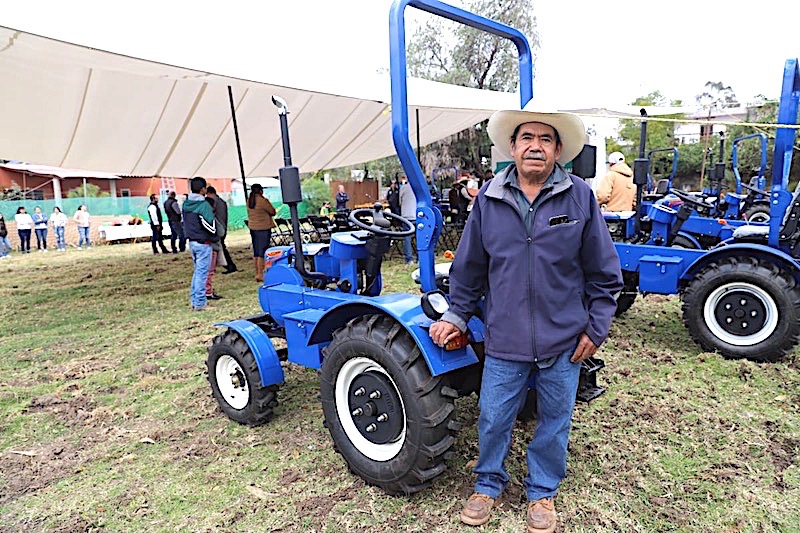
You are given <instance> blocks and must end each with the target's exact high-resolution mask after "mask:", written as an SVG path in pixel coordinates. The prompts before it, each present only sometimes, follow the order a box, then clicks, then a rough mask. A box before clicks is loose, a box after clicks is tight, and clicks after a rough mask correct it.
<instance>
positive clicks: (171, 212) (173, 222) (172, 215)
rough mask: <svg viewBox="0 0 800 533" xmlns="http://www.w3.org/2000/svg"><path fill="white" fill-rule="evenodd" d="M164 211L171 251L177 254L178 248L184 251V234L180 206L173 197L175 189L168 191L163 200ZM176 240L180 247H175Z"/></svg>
mask: <svg viewBox="0 0 800 533" xmlns="http://www.w3.org/2000/svg"><path fill="white" fill-rule="evenodd" d="M164 211H166V213H167V222H169V232H170V236H169V244H170V246H171V247H172V253H173V254H177V253H178V250H179V249H180V251H181V252H185V251H186V236H185V235H184V234H183V216H182V215H181V206H180V204H179V203H178V200H176V199H175V191H170V193H169V197H168V198H167V199H166V200H165V201H164ZM176 240H177V241H178V246H180V248H176V247H175V241H176Z"/></svg>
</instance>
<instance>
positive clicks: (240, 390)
mask: <svg viewBox="0 0 800 533" xmlns="http://www.w3.org/2000/svg"><path fill="white" fill-rule="evenodd" d="M206 367H207V369H208V381H209V383H210V384H211V392H212V394H213V395H214V398H215V399H216V400H217V403H219V407H220V409H222V412H223V413H225V414H226V415H227V416H228V418H230V419H231V420H233V421H235V422H238V423H240V424H245V425H248V426H260V425H261V424H264V423H266V422H268V421H269V420H270V419H271V418H272V415H273V408H274V407H275V406H277V405H278V385H267V386H266V387H265V386H262V385H261V375H260V374H259V372H258V365H257V364H256V360H255V357H253V352H252V350H250V346H248V345H247V342H246V341H245V340H244V339H243V338H242V336H241V335H239V333H237V332H236V331H234V330H231V329H229V330H227V331H226V332H225V333H222V334H220V335H217V336H216V337H214V339H212V341H211V345H210V346H209V347H208V359H206Z"/></svg>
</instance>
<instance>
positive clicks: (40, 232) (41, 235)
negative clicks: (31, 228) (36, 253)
mask: <svg viewBox="0 0 800 533" xmlns="http://www.w3.org/2000/svg"><path fill="white" fill-rule="evenodd" d="M36 248H37V249H39V250H47V228H36Z"/></svg>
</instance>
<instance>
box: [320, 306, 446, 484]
mask: <svg viewBox="0 0 800 533" xmlns="http://www.w3.org/2000/svg"><path fill="white" fill-rule="evenodd" d="M324 355H325V359H324V361H323V363H322V371H321V374H320V397H321V399H322V410H323V413H324V416H325V425H326V427H327V428H328V431H330V434H331V437H332V438H333V442H334V445H335V447H336V450H337V451H338V452H339V453H341V454H342V456H343V457H344V459H345V461H346V462H347V465H348V467H349V468H350V470H351V471H352V472H353V473H355V474H356V475H358V476H360V477H361V478H362V479H363V480H364V481H366V482H367V483H369V484H372V485H376V486H378V487H380V488H382V489H383V490H384V491H386V492H387V493H389V494H411V493H414V492H418V491H420V490H423V489H425V488H427V487H428V486H430V485H431V483H432V481H433V479H434V478H436V477H437V476H438V475H439V474H441V473H442V472H444V470H445V468H446V466H445V460H446V458H447V457H448V456H449V455H450V454H451V453H452V452H450V448H451V447H452V446H453V443H454V442H455V436H454V435H455V432H456V431H457V430H458V423H457V422H456V421H455V420H454V419H453V414H454V411H455V406H454V399H455V398H456V397H457V396H458V393H457V391H455V390H454V389H452V388H450V387H449V386H448V385H447V380H446V379H444V378H442V377H441V376H436V377H433V376H431V373H430V371H429V369H428V365H427V363H426V362H425V359H424V358H423V356H422V353H421V352H420V349H419V347H418V346H417V344H416V342H414V340H413V339H412V338H411V336H410V335H409V334H408V332H407V331H406V330H405V328H404V327H403V326H401V325H400V324H399V323H397V321H395V320H394V319H392V318H390V317H386V316H383V315H365V316H361V317H356V318H354V319H353V320H351V321H350V322H349V323H348V324H347V325H346V326H345V327H343V328H341V329H339V330H337V331H336V332H334V334H333V340H332V341H331V343H330V344H329V345H328V346H327V347H326V348H325V349H324Z"/></svg>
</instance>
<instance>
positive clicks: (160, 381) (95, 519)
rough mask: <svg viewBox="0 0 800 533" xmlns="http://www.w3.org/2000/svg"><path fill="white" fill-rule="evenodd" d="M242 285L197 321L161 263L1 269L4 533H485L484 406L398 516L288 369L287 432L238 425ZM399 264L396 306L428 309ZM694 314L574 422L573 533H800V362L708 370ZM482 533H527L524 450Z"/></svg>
mask: <svg viewBox="0 0 800 533" xmlns="http://www.w3.org/2000/svg"><path fill="white" fill-rule="evenodd" d="M248 240H249V237H248V236H247V234H246V233H244V232H242V231H238V232H234V233H233V234H231V236H230V238H229V241H230V247H231V248H232V251H233V253H234V257H235V259H236V260H237V262H238V263H239V266H240V268H242V269H243V271H244V272H243V273H237V274H235V275H231V276H221V275H220V276H218V277H217V281H216V284H215V285H216V288H217V291H218V292H219V293H221V294H222V295H224V296H225V298H224V299H223V300H220V301H217V302H214V303H213V304H212V305H213V310H211V311H209V312H206V313H194V312H192V311H191V310H190V307H189V301H188V285H189V279H190V276H191V259H190V257H189V256H188V254H183V255H162V256H153V255H152V254H151V253H150V247H149V243H140V244H135V245H117V246H107V247H100V246H98V247H95V248H94V249H92V250H88V251H80V252H79V251H75V250H71V251H70V252H68V253H66V254H56V253H52V252H51V253H48V254H40V253H35V252H34V253H32V254H30V255H28V256H26V257H21V256H19V255H17V256H15V257H13V258H12V259H9V260H4V261H2V262H0V298H2V302H3V305H2V308H0V320H1V323H2V326H3V327H2V329H0V373H1V375H2V378H0V531H26V532H27V531H65V532H66V531H69V532H73V531H85V530H93V531H94V530H108V531H148V532H150V531H330V532H334V531H386V532H390V531H420V532H423V531H424V532H428V531H468V530H471V528H462V527H461V526H460V524H459V522H458V511H460V509H461V506H462V504H463V501H464V499H465V498H466V497H467V496H468V495H469V494H470V493H471V490H472V483H473V481H474V479H473V475H472V473H471V472H470V470H469V468H468V466H467V464H468V462H469V461H471V460H472V459H474V458H475V457H476V455H477V437H476V415H477V413H476V411H477V409H476V400H475V398H474V397H469V398H463V399H460V400H459V401H458V403H457V406H458V418H459V420H460V421H461V422H462V423H463V426H464V429H463V430H462V431H461V433H460V434H459V437H458V440H457V442H456V444H455V447H454V451H455V458H454V459H453V460H451V461H450V462H449V469H448V470H447V472H445V474H444V475H442V476H441V477H440V478H439V479H438V480H437V483H436V484H435V485H434V487H433V488H431V489H429V490H427V491H424V492H422V493H419V494H416V495H414V496H411V497H390V496H386V495H385V494H383V493H382V492H381V491H380V490H378V489H376V488H374V487H369V486H366V485H365V484H364V483H363V482H362V481H361V480H360V479H359V478H357V477H355V476H353V475H352V474H350V473H349V472H348V470H347V468H346V466H345V464H344V461H343V460H342V459H341V458H340V457H339V456H338V455H337V454H336V453H335V452H334V451H333V447H332V444H331V441H330V436H329V434H328V433H327V430H326V429H325V428H324V427H323V424H322V410H321V407H320V404H319V401H318V399H317V393H318V377H317V375H316V372H315V371H312V370H308V369H304V368H299V367H293V366H291V367H288V368H287V381H286V384H285V385H284V386H283V387H282V388H281V391H280V395H279V399H280V405H279V406H278V408H277V409H276V416H275V418H274V419H273V420H272V421H271V422H270V423H269V424H267V425H265V426H262V427H259V428H254V429H253V428H247V427H243V426H239V425H237V424H235V423H232V422H230V421H229V420H228V419H227V418H225V417H223V416H222V414H221V413H220V412H219V410H218V408H217V405H216V403H215V402H214V400H213V399H212V398H211V395H210V388H209V386H208V382H207V380H206V374H205V366H204V361H205V354H206V345H207V344H208V342H209V341H210V339H211V338H212V337H213V336H214V335H215V332H216V330H215V328H214V327H213V323H214V322H217V321H222V320H228V319H232V318H236V317H240V316H245V315H250V314H254V313H256V312H258V311H259V309H258V303H257V299H256V283H255V281H254V280H253V276H252V274H251V268H252V263H251V261H252V260H251V259H250V257H249V253H248V252H249V251H248V249H247V243H248ZM410 270H411V269H410V267H406V266H405V265H401V264H398V263H390V264H388V265H387V267H386V268H385V273H386V277H387V282H386V286H387V287H386V290H388V291H404V290H408V291H413V290H415V288H414V286H413V283H411V281H410V279H409V277H408V273H409V272H410ZM678 303H679V302H678V301H677V299H675V298H666V297H660V296H650V297H647V298H645V299H640V300H639V301H637V303H636V304H635V305H634V306H633V308H632V309H631V311H630V312H629V313H628V314H627V315H626V317H624V318H622V319H619V320H618V321H617V322H616V323H615V324H614V325H613V327H612V332H611V337H610V339H609V341H608V342H607V343H606V344H605V345H604V346H603V347H602V349H601V352H602V353H601V357H603V358H604V359H605V362H606V365H607V366H606V369H605V370H604V371H602V372H601V374H600V378H599V380H600V381H601V382H602V383H603V384H604V385H606V386H607V387H608V392H607V393H606V394H605V395H604V396H602V397H601V398H600V399H598V400H596V401H595V402H593V403H592V404H590V405H588V406H587V405H580V406H579V407H578V408H577V410H576V413H575V417H574V425H573V432H572V438H571V443H570V455H569V474H568V477H567V479H566V480H565V482H564V483H563V485H562V488H561V493H560V495H559V498H558V500H557V508H558V510H559V513H560V517H561V520H562V524H563V526H562V528H561V530H563V531H729V532H734V531H785V532H790V531H800V458H798V456H799V455H800V453H799V452H800V356H799V355H798V352H795V353H794V354H793V355H792V356H790V357H788V358H787V359H786V360H784V361H783V362H781V363H778V364H772V365H759V364H754V363H750V362H746V361H727V360H724V359H722V358H721V357H719V356H718V355H715V354H710V353H702V352H701V351H700V349H699V348H698V347H697V346H696V345H695V344H693V343H692V342H691V340H690V339H689V337H688V334H687V333H686V331H685V330H684V328H683V325H682V323H681V320H680V314H679V305H678ZM532 429H533V426H532V425H531V424H522V425H519V426H518V427H517V428H516V429H515V430H514V442H513V446H512V452H511V454H510V456H509V460H508V464H507V466H508V469H509V471H510V473H511V474H512V477H513V480H512V484H511V485H510V487H509V490H508V491H507V493H506V495H505V497H504V499H503V500H502V504H501V506H500V508H499V510H498V511H497V512H496V514H495V515H494V518H493V519H492V521H491V522H490V524H489V526H488V527H485V528H484V530H492V531H495V530H496V531H519V530H521V529H523V528H524V513H525V502H524V490H523V488H522V478H523V477H524V475H525V463H524V451H525V445H526V442H527V440H528V438H529V435H530V434H531V432H532Z"/></svg>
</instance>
